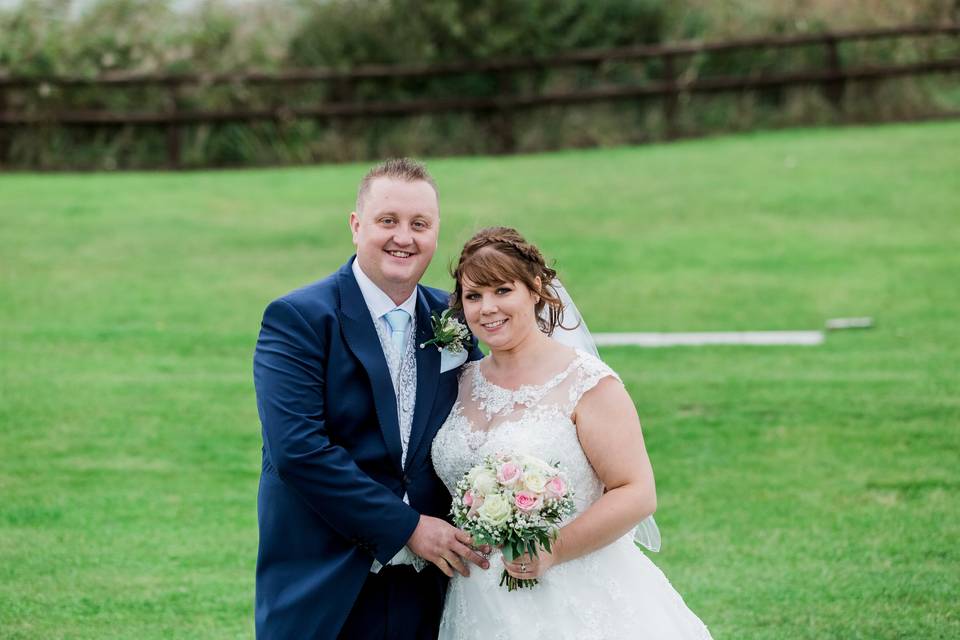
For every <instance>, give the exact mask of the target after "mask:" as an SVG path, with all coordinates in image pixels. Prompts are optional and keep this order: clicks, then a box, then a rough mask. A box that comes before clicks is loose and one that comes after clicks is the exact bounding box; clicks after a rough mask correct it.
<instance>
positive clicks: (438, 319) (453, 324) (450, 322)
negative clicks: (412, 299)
mask: <svg viewBox="0 0 960 640" xmlns="http://www.w3.org/2000/svg"><path fill="white" fill-rule="evenodd" d="M430 325H431V326H432V327H433V338H432V339H430V340H427V341H426V342H424V343H423V344H421V345H420V348H421V349H423V348H424V347H426V346H427V345H428V344H435V345H437V350H438V351H443V350H444V349H446V350H447V351H449V352H450V353H460V352H461V351H463V350H464V349H465V348H466V347H465V345H466V342H467V340H469V339H470V330H469V329H467V327H466V325H465V324H463V323H462V322H460V321H459V320H457V319H456V318H455V317H454V316H453V312H452V311H450V309H445V310H444V312H443V313H437V312H436V311H434V312H433V314H432V315H431V316H430Z"/></svg>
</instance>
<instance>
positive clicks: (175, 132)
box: [166, 82, 180, 169]
mask: <svg viewBox="0 0 960 640" xmlns="http://www.w3.org/2000/svg"><path fill="white" fill-rule="evenodd" d="M168 92H169V93H168V94H167V117H168V120H167V127H166V129H167V167H168V168H170V169H179V168H180V125H179V123H178V122H177V108H178V103H179V102H180V84H179V83H178V82H173V83H171V84H170V85H169V86H168Z"/></svg>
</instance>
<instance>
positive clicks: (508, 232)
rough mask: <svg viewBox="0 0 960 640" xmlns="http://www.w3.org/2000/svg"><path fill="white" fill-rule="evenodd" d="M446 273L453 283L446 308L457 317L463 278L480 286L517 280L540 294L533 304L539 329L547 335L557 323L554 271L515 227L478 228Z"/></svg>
mask: <svg viewBox="0 0 960 640" xmlns="http://www.w3.org/2000/svg"><path fill="white" fill-rule="evenodd" d="M450 275H451V276H453V280H454V282H455V283H456V286H455V288H454V290H453V293H452V294H451V295H450V309H451V310H452V311H453V312H454V313H455V314H456V315H458V316H460V317H463V279H464V278H466V279H467V280H469V281H470V282H472V283H473V284H475V285H477V286H480V287H493V286H496V285H498V284H503V283H509V282H514V281H520V282H522V283H523V284H524V285H525V286H526V287H527V288H528V289H530V291H532V292H533V293H535V294H537V295H538V296H539V297H540V299H539V300H538V301H537V303H536V305H535V307H534V309H535V312H536V316H537V325H538V326H539V327H540V330H541V331H543V332H544V333H545V334H547V335H551V334H552V333H553V330H554V329H555V328H556V327H557V326H558V325H559V324H560V314H561V313H562V312H563V303H562V302H561V301H560V297H559V296H558V295H557V293H556V291H555V290H554V288H553V286H552V285H553V281H554V280H555V279H556V277H557V272H556V271H554V270H553V269H551V268H550V267H548V266H547V264H546V261H545V260H544V259H543V254H541V253H540V250H539V249H537V247H536V246H534V245H533V244H531V243H529V242H527V241H526V240H525V239H524V237H523V236H521V235H520V233H519V232H518V231H517V230H516V229H512V228H510V227H488V228H486V229H481V230H480V231H478V232H477V233H476V234H475V235H474V236H473V237H472V238H470V240H468V241H467V243H466V244H465V245H463V251H461V252H460V260H459V261H458V262H457V266H456V267H453V268H451V269H450ZM538 277H539V278H540V286H539V287H538V286H537V282H536V279H537V278H538ZM544 307H547V308H548V311H547V313H546V314H545V315H546V317H542V316H541V311H543V308H544Z"/></svg>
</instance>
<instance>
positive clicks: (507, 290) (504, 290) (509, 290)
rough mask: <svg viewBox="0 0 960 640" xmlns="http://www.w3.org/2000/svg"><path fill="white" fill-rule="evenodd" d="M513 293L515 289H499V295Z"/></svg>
mask: <svg viewBox="0 0 960 640" xmlns="http://www.w3.org/2000/svg"><path fill="white" fill-rule="evenodd" d="M511 291H513V289H511V288H510V287H499V288H498V289H497V293H498V294H501V295H503V294H505V293H510V292H511Z"/></svg>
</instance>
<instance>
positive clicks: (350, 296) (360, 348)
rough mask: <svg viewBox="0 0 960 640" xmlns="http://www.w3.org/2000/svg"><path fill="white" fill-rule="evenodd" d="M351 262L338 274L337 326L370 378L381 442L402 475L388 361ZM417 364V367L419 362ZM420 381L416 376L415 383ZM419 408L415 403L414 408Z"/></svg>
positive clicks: (394, 404)
mask: <svg viewBox="0 0 960 640" xmlns="http://www.w3.org/2000/svg"><path fill="white" fill-rule="evenodd" d="M352 263H353V260H351V261H350V262H347V264H346V265H344V267H343V268H341V269H340V271H339V273H338V284H339V288H340V308H339V310H338V313H339V315H340V327H341V329H342V331H343V337H344V339H345V340H346V342H347V345H348V346H349V347H350V350H351V351H352V352H353V355H355V356H356V357H357V360H359V361H360V363H361V364H362V365H363V368H364V369H366V371H367V376H368V377H369V378H370V385H371V387H372V389H373V403H374V406H375V408H376V410H377V418H378V419H379V420H378V422H379V424H380V430H381V431H382V432H383V440H384V442H385V443H386V445H387V451H388V452H389V453H390V459H391V460H393V463H394V466H395V467H396V468H397V471H398V472H400V473H402V472H403V467H402V465H401V462H400V461H401V458H402V452H403V449H402V447H401V445H400V425H399V423H398V422H397V399H396V396H395V394H394V392H393V382H391V380H390V370H389V369H388V368H387V360H386V357H385V356H384V354H383V347H382V346H381V345H380V338H379V337H378V336H377V330H376V328H375V327H374V326H373V319H372V318H371V317H370V311H369V309H368V308H367V303H366V302H365V301H364V299H363V294H362V293H361V292H360V286H359V285H358V284H357V280H356V278H354V276H353V271H352V269H351V265H352ZM417 364H418V365H419V362H418V363H417ZM419 382H420V381H419V377H418V380H417V383H418V384H419ZM419 406H420V405H419V402H418V404H417V407H418V408H419Z"/></svg>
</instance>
